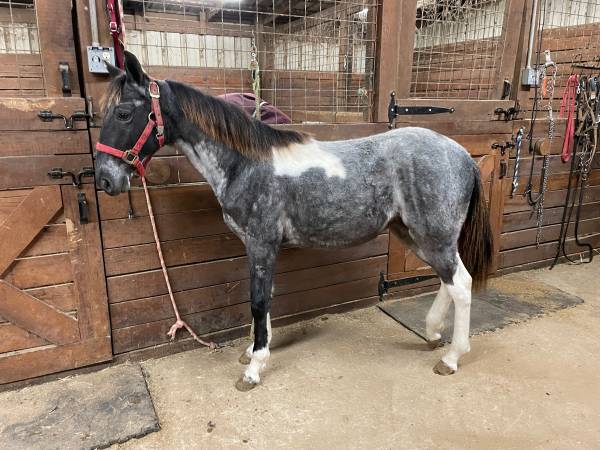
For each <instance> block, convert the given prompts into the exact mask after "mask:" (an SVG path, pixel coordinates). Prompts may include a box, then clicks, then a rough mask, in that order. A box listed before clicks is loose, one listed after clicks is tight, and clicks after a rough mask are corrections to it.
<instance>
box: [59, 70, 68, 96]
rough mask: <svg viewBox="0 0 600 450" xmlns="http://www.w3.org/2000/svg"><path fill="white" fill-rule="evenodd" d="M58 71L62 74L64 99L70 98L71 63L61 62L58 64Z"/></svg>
mask: <svg viewBox="0 0 600 450" xmlns="http://www.w3.org/2000/svg"><path fill="white" fill-rule="evenodd" d="M58 71H59V72H60V80H61V83H62V93H63V97H70V96H71V79H70V78H69V63H68V62H66V61H60V62H59V63H58Z"/></svg>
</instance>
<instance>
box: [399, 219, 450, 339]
mask: <svg viewBox="0 0 600 450" xmlns="http://www.w3.org/2000/svg"><path fill="white" fill-rule="evenodd" d="M390 231H391V232H392V233H394V235H395V236H396V237H398V238H399V239H400V240H401V241H402V242H403V243H404V245H405V246H407V247H408V248H410V249H411V250H412V251H413V252H415V253H416V254H417V255H419V257H421V258H422V259H424V260H427V259H428V258H427V255H425V254H423V252H422V251H421V249H420V248H419V247H418V246H417V244H416V243H415V241H414V240H413V238H412V237H411V235H410V233H409V231H408V228H407V227H406V225H404V223H403V222H402V221H401V220H400V219H398V220H395V221H393V222H392V223H390ZM451 301H452V298H451V297H450V294H449V293H448V290H447V289H446V286H445V285H444V283H442V285H441V286H440V289H439V291H438V293H437V295H436V297H435V300H434V301H433V304H432V305H431V308H430V309H429V312H428V313H427V318H426V320H425V337H426V338H427V344H428V345H429V347H430V348H431V349H435V348H437V347H439V346H440V344H441V342H442V331H443V329H444V320H445V318H446V315H447V314H448V308H449V307H450V302H451Z"/></svg>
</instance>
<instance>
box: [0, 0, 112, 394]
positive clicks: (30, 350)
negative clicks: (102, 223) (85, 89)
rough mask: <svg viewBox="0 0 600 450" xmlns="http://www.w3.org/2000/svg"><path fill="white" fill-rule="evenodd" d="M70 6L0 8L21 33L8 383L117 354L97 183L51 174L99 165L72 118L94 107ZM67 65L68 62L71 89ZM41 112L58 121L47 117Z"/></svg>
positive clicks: (0, 229)
mask: <svg viewBox="0 0 600 450" xmlns="http://www.w3.org/2000/svg"><path fill="white" fill-rule="evenodd" d="M0 3H2V2H0ZM71 8H72V0H53V1H42V0H37V1H33V2H31V4H28V5H27V7H26V8H19V7H17V6H15V4H14V2H13V3H11V2H4V3H3V4H0V21H1V22H4V23H8V24H12V26H13V28H15V29H17V28H18V29H19V30H20V31H21V34H20V35H19V36H20V37H18V41H17V40H14V41H13V42H11V43H5V45H4V47H3V51H2V54H0V78H1V79H2V80H3V81H2V83H0V142H2V146H1V148H0V384H1V383H9V382H12V381H17V380H23V379H27V378H32V377H36V376H40V375H44V374H47V373H51V372H57V371H62V370H68V369H72V368H76V367H81V366H83V365H87V364H92V363H96V362H101V361H106V360H108V359H110V358H111V357H112V348H111V336H110V326H109V317H108V300H107V295H106V284H105V280H104V264H103V260H102V253H101V245H100V229H99V221H98V215H97V199H96V191H95V189H94V185H93V179H91V178H84V179H83V182H84V184H83V185H82V186H81V187H80V188H77V187H75V186H73V185H72V179H71V177H70V176H64V177H63V178H58V179H56V178H51V177H49V176H48V172H49V171H50V170H51V169H54V168H60V169H62V171H64V172H72V173H74V174H78V173H79V172H81V171H82V169H83V168H84V167H89V166H92V163H93V161H92V152H91V148H90V139H89V130H88V123H87V121H86V120H85V114H79V115H80V116H82V117H83V118H84V120H79V121H71V120H70V118H71V117H72V116H73V114H74V113H76V112H79V113H85V111H86V102H85V100H84V99H83V98H82V97H81V94H80V90H79V86H78V77H77V73H78V68H77V59H76V54H75V48H74V46H75V42H74V39H73V29H72V16H71ZM15 36H16V35H15ZM15 39H17V38H15ZM59 63H63V64H64V63H67V64H68V66H69V77H68V81H69V83H68V84H69V86H68V89H63V83H62V79H61V72H60V70H59ZM41 111H51V112H52V115H53V116H56V117H55V118H53V119H52V120H49V121H43V120H41V119H40V112H41ZM78 195H85V198H86V200H87V203H88V208H89V221H88V222H87V223H84V224H82V223H81V221H80V217H79V214H80V213H79V203H78Z"/></svg>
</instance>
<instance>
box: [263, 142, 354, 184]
mask: <svg viewBox="0 0 600 450" xmlns="http://www.w3.org/2000/svg"><path fill="white" fill-rule="evenodd" d="M273 167H274V169H275V175H278V176H288V177H299V176H300V175H302V174H303V173H304V172H306V171H308V170H310V169H323V170H324V171H325V174H326V175H327V176H328V177H339V178H342V179H343V178H346V169H345V167H344V164H343V163H342V160H341V159H340V158H339V157H337V156H336V155H334V154H332V153H330V152H328V151H325V150H323V149H322V148H320V147H319V144H318V143H317V142H315V141H310V142H307V143H306V144H293V145H290V146H289V147H285V148H274V149H273Z"/></svg>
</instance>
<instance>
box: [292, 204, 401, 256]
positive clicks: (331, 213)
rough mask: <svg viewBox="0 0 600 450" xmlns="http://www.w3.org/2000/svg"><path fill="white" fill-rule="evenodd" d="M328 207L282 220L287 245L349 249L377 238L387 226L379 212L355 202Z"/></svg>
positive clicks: (315, 208)
mask: <svg viewBox="0 0 600 450" xmlns="http://www.w3.org/2000/svg"><path fill="white" fill-rule="evenodd" d="M327 206H328V207H314V206H313V207H311V206H308V207H306V206H305V207H303V208H300V209H298V210H296V211H295V212H293V213H291V214H290V213H287V214H286V215H285V217H284V219H283V224H282V225H283V238H284V243H286V244H287V245H293V246H300V247H349V246H352V245H358V244H362V243H364V242H366V241H368V240H370V239H373V238H374V237H376V236H377V235H378V234H379V233H381V231H382V230H383V229H385V227H386V226H387V223H388V220H389V219H388V215H387V214H386V213H385V212H384V211H381V210H380V209H379V208H376V207H373V206H370V207H365V206H364V205H357V204H354V202H350V204H346V205H342V206H343V207H340V205H327Z"/></svg>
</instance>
